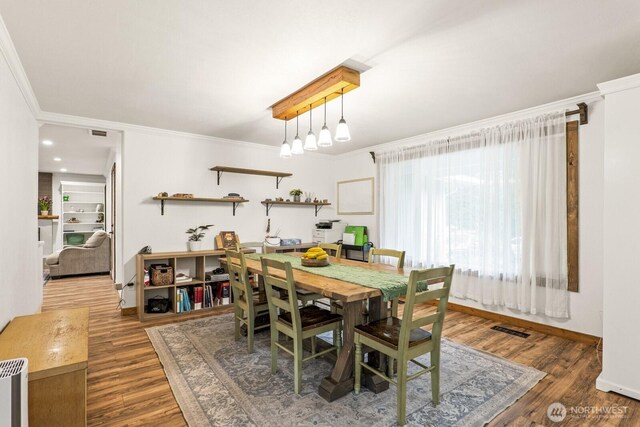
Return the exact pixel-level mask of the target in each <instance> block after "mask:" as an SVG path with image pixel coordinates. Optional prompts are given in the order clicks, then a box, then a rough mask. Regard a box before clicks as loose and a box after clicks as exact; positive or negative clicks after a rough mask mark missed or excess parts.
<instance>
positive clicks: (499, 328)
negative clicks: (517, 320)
mask: <svg viewBox="0 0 640 427" xmlns="http://www.w3.org/2000/svg"><path fill="white" fill-rule="evenodd" d="M491 329H493V330H494V331H500V332H504V333H505V334H510V335H515V336H517V337H520V338H529V334H527V333H524V332H520V331H514V330H513V329H509V328H505V327H504V326H492V327H491Z"/></svg>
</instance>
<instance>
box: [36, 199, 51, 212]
mask: <svg viewBox="0 0 640 427" xmlns="http://www.w3.org/2000/svg"><path fill="white" fill-rule="evenodd" d="M38 206H40V210H41V211H48V210H49V208H50V207H51V199H50V198H49V196H42V198H41V199H38Z"/></svg>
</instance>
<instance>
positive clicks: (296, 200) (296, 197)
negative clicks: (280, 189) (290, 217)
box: [293, 194, 300, 202]
mask: <svg viewBox="0 0 640 427" xmlns="http://www.w3.org/2000/svg"><path fill="white" fill-rule="evenodd" d="M293 201H294V202H299V201H300V195H299V194H296V195H295V196H293Z"/></svg>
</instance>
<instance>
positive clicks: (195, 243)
mask: <svg viewBox="0 0 640 427" xmlns="http://www.w3.org/2000/svg"><path fill="white" fill-rule="evenodd" d="M209 227H213V224H207V225H199V226H197V227H195V228H190V229H188V230H187V234H190V235H191V236H189V250H190V251H199V250H200V247H201V246H202V238H203V237H204V232H205V231H206V230H208V229H209Z"/></svg>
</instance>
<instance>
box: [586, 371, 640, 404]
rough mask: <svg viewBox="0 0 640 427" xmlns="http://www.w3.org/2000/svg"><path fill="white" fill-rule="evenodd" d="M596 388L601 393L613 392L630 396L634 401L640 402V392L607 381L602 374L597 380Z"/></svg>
mask: <svg viewBox="0 0 640 427" xmlns="http://www.w3.org/2000/svg"><path fill="white" fill-rule="evenodd" d="M596 388H597V389H598V390H600V391H606V392H609V391H613V392H615V393H618V394H623V395H625V396H629V397H630V398H632V399H636V400H640V391H638V390H633V389H630V388H628V387H624V386H621V385H619V384H616V383H612V382H611V381H607V380H605V379H603V378H602V374H600V375H598V378H596Z"/></svg>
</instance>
